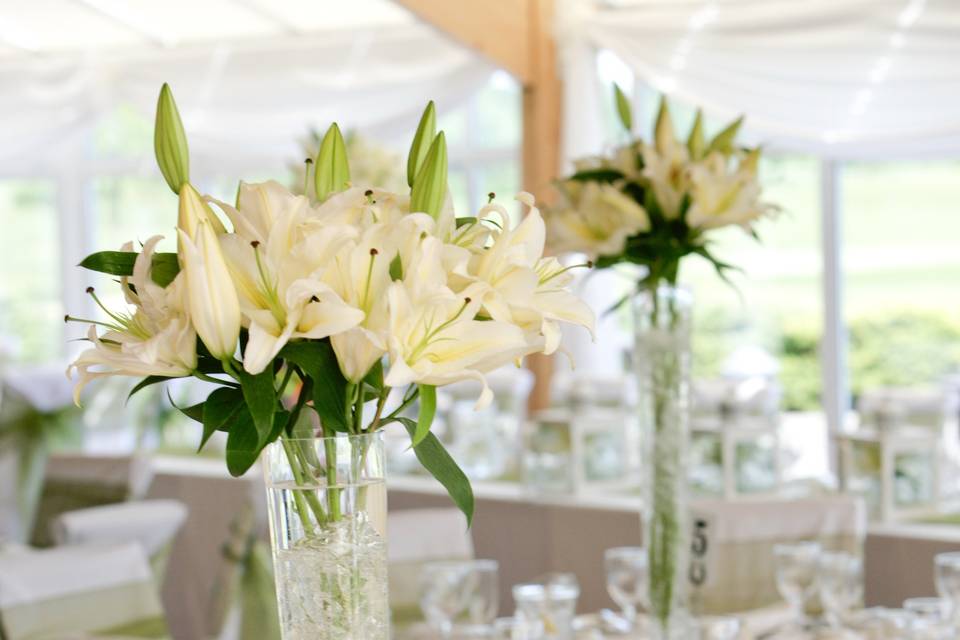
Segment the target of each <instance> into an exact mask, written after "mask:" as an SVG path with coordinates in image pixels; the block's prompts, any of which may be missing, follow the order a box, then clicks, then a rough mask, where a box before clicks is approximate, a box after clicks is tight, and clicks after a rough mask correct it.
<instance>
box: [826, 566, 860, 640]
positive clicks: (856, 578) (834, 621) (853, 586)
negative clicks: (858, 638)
mask: <svg viewBox="0 0 960 640" xmlns="http://www.w3.org/2000/svg"><path fill="white" fill-rule="evenodd" d="M817 587H818V589H819V593H820V601H821V602H822V603H823V607H824V609H825V613H826V617H827V622H828V623H829V624H830V626H831V627H833V628H834V629H837V628H840V627H842V626H843V624H844V621H845V620H846V618H847V616H848V615H849V614H850V612H851V611H852V610H853V609H854V608H855V607H858V606H859V605H860V602H861V600H862V598H863V560H861V559H860V558H858V557H857V556H855V555H853V554H852V553H845V552H838V553H822V554H821V555H820V560H819V563H818V569H817Z"/></svg>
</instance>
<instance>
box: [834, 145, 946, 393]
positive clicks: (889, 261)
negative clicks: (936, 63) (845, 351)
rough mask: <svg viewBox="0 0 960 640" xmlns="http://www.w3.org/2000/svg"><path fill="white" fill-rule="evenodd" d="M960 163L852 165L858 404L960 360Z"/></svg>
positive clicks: (849, 293) (853, 355)
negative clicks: (860, 399)
mask: <svg viewBox="0 0 960 640" xmlns="http://www.w3.org/2000/svg"><path fill="white" fill-rule="evenodd" d="M958 176H960V163H958V162H941V163H919V162H911V163H894V162H891V163H850V164H847V165H845V166H844V170H843V178H842V211H843V219H844V226H843V241H844V255H843V257H844V274H845V278H846V279H845V283H844V286H845V289H844V294H845V295H844V304H845V314H846V320H847V330H848V332H849V339H850V354H849V363H850V379H851V386H852V390H853V393H854V397H855V398H856V397H857V396H859V394H861V393H862V392H864V391H867V390H870V389H873V388H877V387H881V386H908V387H913V386H925V385H936V384H938V383H939V382H940V378H941V376H943V375H944V374H945V373H948V372H950V371H952V370H955V369H956V367H957V365H958V364H960V315H958V306H957V295H956V291H957V282H960V251H958V249H957V238H958V237H960V180H958Z"/></svg>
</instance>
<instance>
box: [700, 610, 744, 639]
mask: <svg viewBox="0 0 960 640" xmlns="http://www.w3.org/2000/svg"><path fill="white" fill-rule="evenodd" d="M697 626H698V627H699V630H700V636H699V638H700V640H736V639H737V638H739V637H740V627H741V625H740V620H738V619H737V618H734V617H732V616H704V617H702V618H700V619H698V620H697Z"/></svg>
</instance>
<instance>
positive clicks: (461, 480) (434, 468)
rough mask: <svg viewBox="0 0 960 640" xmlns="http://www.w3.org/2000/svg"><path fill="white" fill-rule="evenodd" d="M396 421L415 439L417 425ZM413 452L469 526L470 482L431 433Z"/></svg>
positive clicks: (407, 420) (411, 422) (470, 514)
mask: <svg viewBox="0 0 960 640" xmlns="http://www.w3.org/2000/svg"><path fill="white" fill-rule="evenodd" d="M398 421H399V422H401V423H402V424H403V426H404V427H405V428H406V430H407V433H409V434H410V438H411V439H416V433H417V429H418V424H417V423H416V422H414V421H413V420H409V419H407V418H398ZM413 452H414V454H416V456H417V460H419V461H420V464H422V465H423V468H424V469H426V470H427V471H429V472H430V475H432V476H433V477H434V478H436V479H437V481H438V482H439V483H440V484H442V485H443V487H444V488H445V489H446V490H447V493H448V494H450V498H451V499H452V500H453V503H454V504H455V505H457V507H458V508H459V509H460V511H462V512H463V515H465V516H467V526H470V523H471V522H473V509H474V499H473V489H472V488H471V487H470V480H469V479H468V478H467V476H466V475H465V474H464V473H463V471H462V470H461V469H460V467H458V466H457V463H456V462H455V461H454V460H453V458H451V457H450V454H449V453H447V450H446V449H444V448H443V445H442V444H440V440H438V439H437V437H436V436H435V435H433V434H432V433H428V434H427V435H426V436H425V437H424V438H423V439H422V440H421V441H420V443H419V444H417V445H415V446H414V448H413Z"/></svg>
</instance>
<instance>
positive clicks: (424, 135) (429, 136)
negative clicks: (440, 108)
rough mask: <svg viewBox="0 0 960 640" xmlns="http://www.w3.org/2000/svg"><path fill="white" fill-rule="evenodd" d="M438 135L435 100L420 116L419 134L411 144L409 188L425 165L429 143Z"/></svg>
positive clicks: (408, 162) (408, 171) (408, 174)
mask: <svg viewBox="0 0 960 640" xmlns="http://www.w3.org/2000/svg"><path fill="white" fill-rule="evenodd" d="M436 134H437V109H436V107H434V105H433V100H431V101H430V102H428V103H427V108H426V109H424V110H423V115H422V116H420V124H418V125H417V133H416V135H414V136H413V142H412V143H411V144H410V153H409V154H408V155H407V186H410V187H412V186H413V181H414V180H415V179H416V177H417V173H418V172H419V171H420V167H421V166H422V165H423V161H424V160H425V159H426V157H427V151H429V149H430V147H429V144H428V143H429V142H431V141H432V140H433V138H434V136H436Z"/></svg>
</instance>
